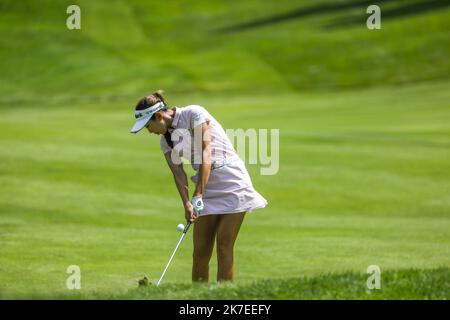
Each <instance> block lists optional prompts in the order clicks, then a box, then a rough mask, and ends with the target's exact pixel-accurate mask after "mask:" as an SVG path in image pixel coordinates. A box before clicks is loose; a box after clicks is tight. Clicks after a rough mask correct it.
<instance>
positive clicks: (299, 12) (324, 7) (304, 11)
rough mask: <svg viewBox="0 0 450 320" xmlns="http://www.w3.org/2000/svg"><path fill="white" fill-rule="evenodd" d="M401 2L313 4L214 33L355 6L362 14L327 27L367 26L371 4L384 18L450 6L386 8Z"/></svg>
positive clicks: (437, 0) (439, 2)
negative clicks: (368, 9) (386, 5)
mask: <svg viewBox="0 0 450 320" xmlns="http://www.w3.org/2000/svg"><path fill="white" fill-rule="evenodd" d="M393 3H394V4H395V3H398V4H401V3H404V2H401V1H396V0H394V1H386V0H384V1H374V0H359V1H350V2H347V3H326V4H320V5H316V6H312V7H309V8H300V9H296V10H293V11H291V12H287V13H284V14H280V15H276V16H271V17H267V18H262V19H257V20H253V21H248V22H244V23H241V24H237V25H234V26H229V27H224V28H219V29H215V30H212V32H214V33H235V32H241V31H246V30H250V29H255V28H258V27H264V26H268V25H272V24H276V23H281V22H285V21H289V20H294V19H299V18H305V17H310V16H316V15H321V14H329V13H336V12H341V11H345V10H351V9H354V8H361V15H360V16H357V17H354V16H352V17H349V18H345V19H341V20H337V21H335V22H333V23H332V24H329V25H327V26H326V27H325V28H327V29H328V28H337V27H342V26H347V25H353V24H362V25H364V26H365V22H366V19H367V17H368V15H367V13H366V8H367V7H368V6H369V5H372V4H376V5H378V6H380V8H381V16H382V19H384V18H396V17H402V16H408V15H413V14H420V13H422V12H426V11H431V10H438V9H442V8H445V7H448V6H450V2H449V1H447V0H434V1H421V2H413V3H411V2H406V3H407V4H405V5H403V6H401V7H397V8H392V9H384V8H383V5H384V4H393Z"/></svg>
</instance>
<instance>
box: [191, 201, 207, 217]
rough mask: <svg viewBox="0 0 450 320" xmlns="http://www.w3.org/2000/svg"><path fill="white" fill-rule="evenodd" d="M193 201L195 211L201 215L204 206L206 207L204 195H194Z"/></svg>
mask: <svg viewBox="0 0 450 320" xmlns="http://www.w3.org/2000/svg"><path fill="white" fill-rule="evenodd" d="M191 203H192V206H193V207H194V213H195V214H196V215H199V214H200V213H201V212H202V210H203V208H204V207H205V206H204V204H203V199H202V196H195V197H192V200H191Z"/></svg>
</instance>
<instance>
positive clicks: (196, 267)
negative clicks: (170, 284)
mask: <svg viewBox="0 0 450 320" xmlns="http://www.w3.org/2000/svg"><path fill="white" fill-rule="evenodd" d="M218 218H219V216H218V215H215V214H212V215H205V216H199V217H198V218H197V219H195V222H194V253H193V264H192V281H206V282H207V281H208V280H209V260H210V259H211V255H212V251H213V248H214V239H215V237H216V232H217V226H218V221H219V219H218Z"/></svg>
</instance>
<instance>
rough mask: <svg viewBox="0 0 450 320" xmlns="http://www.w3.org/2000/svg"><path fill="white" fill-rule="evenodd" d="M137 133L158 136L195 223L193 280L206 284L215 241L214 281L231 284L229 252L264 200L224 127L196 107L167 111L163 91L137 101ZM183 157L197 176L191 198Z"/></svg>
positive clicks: (183, 200) (133, 129)
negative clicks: (245, 221)
mask: <svg viewBox="0 0 450 320" xmlns="http://www.w3.org/2000/svg"><path fill="white" fill-rule="evenodd" d="M135 117H136V123H135V125H134V126H133V128H132V129H131V132H132V133H137V132H138V131H140V130H141V129H143V128H147V130H148V131H149V132H150V133H154V134H158V135H162V136H161V140H160V146H161V149H162V151H163V153H164V156H165V158H166V160H167V164H168V165H169V168H170V170H171V171H172V173H173V177H174V180H175V184H176V187H177V189H178V192H179V194H180V197H181V200H182V202H183V205H184V209H185V217H186V219H187V220H190V221H192V222H194V221H195V223H194V236H193V238H194V253H193V266H192V280H193V281H208V279H209V261H210V259H211V255H212V251H213V248H214V241H215V239H217V262H218V270H217V281H226V280H228V281H232V280H233V276H234V263H233V247H234V243H235V241H236V238H237V235H238V232H239V228H240V226H241V224H242V221H243V219H244V215H245V213H246V212H250V211H252V210H254V209H258V208H263V207H265V206H266V204H267V201H266V199H264V198H263V197H262V196H261V195H260V194H259V193H258V192H257V191H256V190H255V189H254V188H253V185H252V182H251V180H250V176H249V175H248V172H247V169H246V168H245V165H244V163H243V162H242V160H241V159H240V158H239V157H238V155H237V154H236V152H235V150H234V148H233V145H232V144H231V142H230V140H229V139H228V137H227V135H226V134H225V131H224V130H223V128H222V126H221V125H220V124H219V123H218V122H217V121H216V120H215V119H214V118H213V117H212V116H211V115H210V114H209V113H208V111H206V110H205V109H204V108H203V107H201V106H198V105H189V106H186V107H182V108H180V107H173V108H168V107H167V105H166V103H165V101H164V97H163V95H162V91H157V92H155V93H153V94H152V95H150V96H147V97H144V98H142V99H140V100H139V102H138V104H137V105H136V108H135ZM181 158H185V159H187V160H188V161H190V163H191V165H192V167H193V168H194V170H196V171H197V174H196V175H195V176H193V177H191V179H192V181H193V182H194V183H195V189H194V192H193V196H192V199H191V200H189V199H190V198H189V188H188V180H187V177H186V173H185V171H184V169H183V164H182V162H181Z"/></svg>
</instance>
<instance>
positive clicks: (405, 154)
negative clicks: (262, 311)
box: [0, 0, 450, 299]
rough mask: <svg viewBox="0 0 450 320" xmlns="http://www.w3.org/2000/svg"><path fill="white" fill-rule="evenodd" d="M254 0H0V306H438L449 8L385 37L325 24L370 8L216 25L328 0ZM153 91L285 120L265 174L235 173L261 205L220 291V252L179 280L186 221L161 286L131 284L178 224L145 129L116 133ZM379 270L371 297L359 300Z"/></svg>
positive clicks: (445, 212)
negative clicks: (70, 283) (306, 302)
mask: <svg viewBox="0 0 450 320" xmlns="http://www.w3.org/2000/svg"><path fill="white" fill-rule="evenodd" d="M415 2H421V1H415ZM415 2H414V3H415ZM72 3H78V4H79V5H80V6H81V8H82V30H81V31H73V32H72V31H68V30H67V29H66V28H65V18H66V15H65V9H66V7H67V6H68V5H69V4H72ZM257 3H259V2H256V1H245V3H239V4H233V5H231V4H227V3H225V2H222V1H220V2H219V1H184V2H178V1H177V2H174V1H165V2H164V3H160V2H155V1H149V2H145V1H137V0H133V1H119V0H116V1H95V4H94V2H92V1H75V2H73V1H58V2H55V1H39V2H38V1H30V0H27V1H19V2H17V1H6V0H5V1H2V2H1V4H0V45H1V47H2V50H0V66H1V70H2V72H0V244H1V245H0V295H1V298H11V297H13V298H46V297H63V298H87V299H94V298H137V299H140V298H154V299H165V298H174V299H181V298H186V299H187V298H189V299H195V298H199V297H204V298H248V299H257V298H273V299H283V298H286V299H306V298H314V299H316V298H317V299H320V298H337V299H342V298H354V299H372V298H375V299H378V298H379V299H397V298H405V299H416V298H417V299H422V298H430V299H434V298H436V299H447V298H448V287H449V278H450V273H449V269H448V268H449V267H450V258H449V257H450V249H449V244H450V235H449V232H448V230H450V214H449V213H450V192H449V191H450V162H449V161H448V159H449V158H450V126H449V123H450V105H449V101H450V82H449V76H448V75H449V64H448V56H449V48H450V47H449V45H448V39H449V32H448V30H449V21H450V19H448V17H449V9H448V7H441V8H440V9H439V10H437V9H436V10H429V11H425V12H418V13H417V14H412V15H405V16H398V17H390V18H389V16H388V15H387V17H386V19H384V18H382V19H383V20H382V30H380V31H369V30H367V29H366V28H365V20H364V19H363V20H362V21H363V23H362V24H356V25H355V24H351V25H339V26H337V25H336V23H337V22H339V21H341V19H346V18H347V17H348V18H351V19H354V18H358V19H359V17H361V10H362V12H363V14H362V16H363V17H365V14H364V10H365V7H364V6H363V7H362V9H361V8H360V7H359V6H356V7H353V8H348V9H345V10H339V11H333V10H324V11H323V12H322V13H320V14H315V15H309V16H305V17H303V18H296V19H291V20H286V21H283V22H280V23H274V24H269V25H265V26H261V27H258V28H253V29H248V30H244V31H240V32H236V33H223V32H222V33H221V32H218V31H217V30H218V29H220V28H225V27H229V26H233V25H238V24H241V23H245V22H247V21H249V16H251V17H252V19H251V20H253V19H254V20H258V19H263V18H266V17H268V16H276V15H278V14H283V13H286V12H291V11H293V10H297V9H298V8H300V9H301V8H303V9H308V8H310V7H314V6H318V5H325V6H326V5H329V4H330V2H329V1H322V0H321V1H304V2H302V4H298V1H284V2H283V5H280V4H279V2H277V1H273V2H272V1H267V2H265V5H264V6H261V5H257ZM342 3H351V1H342ZM409 3H412V2H411V1H391V2H389V4H386V5H385V6H384V5H382V10H384V9H385V10H386V11H388V10H391V9H395V8H400V7H402V6H405V5H408V4H409ZM31 12H33V14H32V13H31ZM249 12H251V13H252V15H249ZM333 23H334V24H335V26H334V27H330V25H331V24H333ZM159 88H162V89H165V90H166V91H167V100H168V103H169V104H170V105H177V106H185V105H188V104H194V103H196V104H201V105H203V106H204V107H206V108H207V109H208V110H209V111H210V112H211V113H212V114H213V115H214V116H215V117H216V118H217V119H218V120H219V121H220V122H221V123H222V125H223V126H224V127H225V128H245V129H247V128H256V129H259V128H268V129H270V128H276V129H280V165H279V172H278V173H277V174H276V175H274V176H262V175H260V166H258V165H248V169H249V172H250V175H251V177H252V180H253V183H254V185H255V187H256V189H257V190H258V191H259V192H260V193H261V194H262V195H264V197H265V198H267V199H268V201H269V205H268V207H267V208H265V209H264V210H258V211H255V212H254V213H251V214H248V215H247V217H246V218H245V220H244V224H243V226H242V229H241V232H240V234H239V238H238V241H237V245H236V252H235V255H236V256H235V259H236V285H235V286H233V285H217V284H215V283H214V279H215V272H216V270H217V265H216V261H215V258H213V259H212V263H211V275H210V276H211V279H213V281H212V282H213V283H212V284H211V287H209V286H196V285H192V284H190V268H191V252H192V234H191V232H189V233H188V235H187V237H186V240H185V242H184V243H183V245H182V248H181V249H180V250H179V252H178V254H177V256H176V258H175V260H174V261H173V264H172V265H171V266H170V269H169V271H168V273H167V276H166V279H165V282H164V286H162V287H161V288H160V289H156V288H151V287H150V288H148V290H136V283H137V279H139V278H141V277H142V276H143V275H144V274H146V275H147V276H148V277H149V278H150V280H151V281H153V282H156V280H157V279H158V277H159V276H160V274H161V272H162V269H163V267H164V266H165V264H166V262H167V260H168V258H169V256H170V253H171V252H172V250H173V247H174V245H175V244H176V241H177V239H178V237H179V233H178V232H177V231H176V229H175V227H176V225H177V224H178V223H180V222H182V220H183V209H182V206H181V202H180V200H179V197H178V193H177V191H176V188H175V186H174V184H173V183H172V176H171V173H170V172H169V170H168V168H167V166H166V164H165V161H164V158H163V155H162V154H161V152H160V150H159V145H158V139H157V138H156V137H154V136H149V135H148V134H146V133H142V134H139V135H131V134H129V133H128V131H129V129H130V127H131V125H132V122H133V112H132V107H133V105H134V104H135V103H136V101H137V99H138V98H139V97H140V96H142V95H143V94H148V93H149V92H152V91H153V90H155V89H159ZM188 171H189V174H192V170H191V169H188ZM373 264H375V265H379V266H380V268H381V269H382V272H383V278H382V279H383V280H382V281H383V288H382V290H381V291H371V292H367V291H366V288H365V279H366V278H367V275H366V274H365V271H366V269H367V267H368V266H369V265H373ZM69 265H79V266H80V267H81V283H82V289H81V290H80V291H77V292H72V291H68V290H67V289H66V279H67V277H68V274H66V269H67V267H68V266H69ZM283 288H290V289H289V290H283ZM291 288H292V290H291ZM446 288H447V291H446ZM297 289H298V290H297ZM193 292H198V295H194V294H193Z"/></svg>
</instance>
